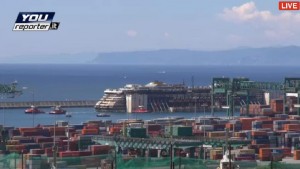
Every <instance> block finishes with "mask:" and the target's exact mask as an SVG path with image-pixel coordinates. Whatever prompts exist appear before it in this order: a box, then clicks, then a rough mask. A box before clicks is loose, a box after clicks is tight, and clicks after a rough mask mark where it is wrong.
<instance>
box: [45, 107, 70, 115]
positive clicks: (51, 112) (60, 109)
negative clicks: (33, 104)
mask: <svg viewBox="0 0 300 169" xmlns="http://www.w3.org/2000/svg"><path fill="white" fill-rule="evenodd" d="M66 112H67V111H66V110H64V109H62V108H61V107H60V106H55V107H54V109H53V110H51V111H50V112H49V114H66Z"/></svg>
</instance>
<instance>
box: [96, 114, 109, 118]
mask: <svg viewBox="0 0 300 169" xmlns="http://www.w3.org/2000/svg"><path fill="white" fill-rule="evenodd" d="M97 117H110V115H109V114H105V113H99V114H97Z"/></svg>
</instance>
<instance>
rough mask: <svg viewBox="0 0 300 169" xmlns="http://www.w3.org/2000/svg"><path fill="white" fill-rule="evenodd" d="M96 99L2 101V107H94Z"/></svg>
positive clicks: (0, 106) (0, 104)
mask: <svg viewBox="0 0 300 169" xmlns="http://www.w3.org/2000/svg"><path fill="white" fill-rule="evenodd" d="M96 102H97V101H96V100H72V101H35V102H32V101H31V102H0V108H5V109H17V108H28V107H30V106H31V105H34V106H37V107H41V108H50V107H54V106H58V105H59V106H62V107H94V106H95V104H96Z"/></svg>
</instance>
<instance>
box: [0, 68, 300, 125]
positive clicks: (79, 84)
mask: <svg viewBox="0 0 300 169" xmlns="http://www.w3.org/2000/svg"><path fill="white" fill-rule="evenodd" d="M298 70H300V66H299V67H253V66H249V67H247V66H243V67H240V66H102V65H7V64H5V65H1V64H0V83H10V82H12V81H14V80H17V81H18V82H19V86H20V87H27V88H28V89H27V90H25V91H24V94H23V95H22V96H20V97H18V98H15V99H9V98H6V99H4V101H32V100H33V98H34V100H66V99H68V100H82V99H89V100H90V99H91V100H95V99H99V98H100V97H102V95H103V90H104V89H106V88H119V87H122V86H124V85H125V84H128V83H138V84H146V83H149V82H150V81H153V80H161V81H164V82H167V83H183V82H185V84H187V85H191V78H192V76H194V84H195V85H210V83H211V79H212V77H222V76H226V77H249V78H250V79H251V80H256V81H274V82H281V81H283V79H284V77H286V76H288V77H300V72H299V71H298ZM33 93H34V97H33ZM44 110H45V111H49V110H46V109H44ZM67 110H68V111H69V112H72V118H71V119H70V121H71V123H80V122H83V121H86V120H93V119H97V117H96V112H95V110H94V109H93V108H72V109H67ZM4 112H5V113H4ZM23 112H24V110H23V109H14V110H0V122H1V123H3V121H4V119H5V124H6V125H10V126H32V124H33V122H32V121H33V120H32V119H33V118H32V115H26V114H24V113H23ZM3 115H4V116H3ZM198 115H200V113H199V114H197V116H198ZM218 115H224V114H218ZM165 116H184V117H194V116H195V114H194V113H172V114H170V113H151V114H142V115H141V114H139V115H137V117H136V115H130V117H129V118H143V119H151V118H156V117H157V118H158V117H165ZM3 117H4V118H3ZM124 118H128V115H127V114H124V113H114V114H112V116H111V117H109V118H107V119H111V120H114V121H115V120H117V119H124ZM98 119H99V118H98ZM55 120H68V119H66V118H65V116H56V119H55V117H54V116H51V115H48V114H42V115H35V117H34V121H35V124H39V123H40V124H52V123H53V122H54V121H55Z"/></svg>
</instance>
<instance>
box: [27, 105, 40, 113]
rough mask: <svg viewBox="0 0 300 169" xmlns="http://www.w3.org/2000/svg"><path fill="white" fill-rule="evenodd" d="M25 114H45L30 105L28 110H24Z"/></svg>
mask: <svg viewBox="0 0 300 169" xmlns="http://www.w3.org/2000/svg"><path fill="white" fill-rule="evenodd" d="M25 113H26V114H40V113H45V112H44V111H42V110H40V109H38V108H37V107H35V106H33V105H32V106H31V107H30V108H28V109H26V110H25Z"/></svg>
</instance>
